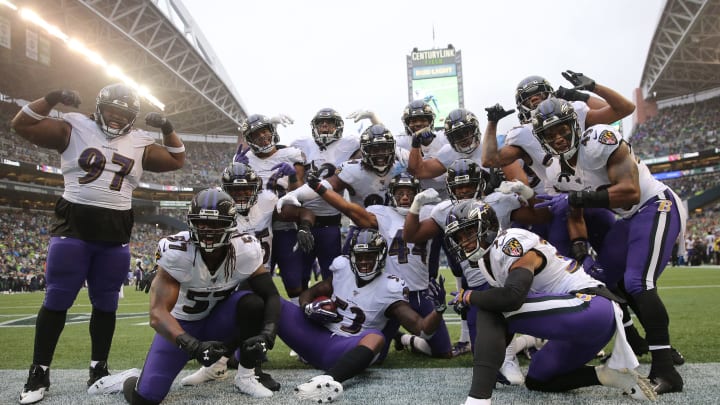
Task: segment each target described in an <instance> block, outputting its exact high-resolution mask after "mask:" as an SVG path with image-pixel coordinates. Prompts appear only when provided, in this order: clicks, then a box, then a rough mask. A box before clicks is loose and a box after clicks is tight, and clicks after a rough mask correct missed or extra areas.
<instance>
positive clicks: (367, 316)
mask: <svg viewBox="0 0 720 405" xmlns="http://www.w3.org/2000/svg"><path fill="white" fill-rule="evenodd" d="M330 270H331V271H332V274H333V279H332V285H333V295H332V300H333V302H335V304H336V305H337V312H338V314H340V315H342V316H343V320H342V321H341V322H339V323H325V324H324V325H325V327H326V328H328V329H329V330H330V331H332V332H333V333H336V334H338V335H341V336H353V335H356V334H358V333H360V332H362V331H364V330H367V329H377V330H382V329H383V328H384V327H385V324H387V322H388V317H387V316H385V311H386V310H387V309H388V307H389V306H390V305H392V304H394V303H395V302H397V301H405V302H407V301H408V294H409V292H408V288H407V287H406V286H405V282H404V281H403V280H402V279H400V278H398V277H397V276H393V275H390V274H381V275H379V276H377V277H375V279H373V280H372V281H371V282H369V283H368V284H365V285H364V286H362V287H358V286H357V284H356V283H355V273H353V271H352V269H351V268H350V260H349V259H348V258H347V256H338V257H336V258H335V260H333V262H332V264H331V265H330Z"/></svg>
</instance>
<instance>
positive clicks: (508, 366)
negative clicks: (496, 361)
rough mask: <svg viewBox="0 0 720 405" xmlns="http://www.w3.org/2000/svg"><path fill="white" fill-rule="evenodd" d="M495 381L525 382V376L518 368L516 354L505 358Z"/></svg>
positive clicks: (506, 383) (508, 383) (519, 383)
mask: <svg viewBox="0 0 720 405" xmlns="http://www.w3.org/2000/svg"><path fill="white" fill-rule="evenodd" d="M497 382H499V383H500V384H504V385H523V384H525V376H524V375H523V373H522V370H520V363H519V362H518V359H517V356H513V357H512V358H509V359H508V358H505V361H503V364H502V366H500V370H499V371H498V375H497Z"/></svg>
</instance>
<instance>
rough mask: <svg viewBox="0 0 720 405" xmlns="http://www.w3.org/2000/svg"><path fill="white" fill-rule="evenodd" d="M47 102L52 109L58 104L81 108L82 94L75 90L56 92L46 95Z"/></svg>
mask: <svg viewBox="0 0 720 405" xmlns="http://www.w3.org/2000/svg"><path fill="white" fill-rule="evenodd" d="M45 101H47V103H48V104H49V105H50V106H51V107H52V106H54V105H55V104H57V103H61V104H63V105H69V106H73V107H75V108H78V107H79V106H80V103H81V101H80V93H78V92H77V91H75V90H65V89H63V90H54V91H51V92H50V93H48V94H46V95H45Z"/></svg>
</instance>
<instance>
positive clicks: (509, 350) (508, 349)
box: [505, 339, 515, 361]
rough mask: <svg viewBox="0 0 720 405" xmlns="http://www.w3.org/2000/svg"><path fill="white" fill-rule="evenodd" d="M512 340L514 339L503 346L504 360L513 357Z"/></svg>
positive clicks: (510, 359)
mask: <svg viewBox="0 0 720 405" xmlns="http://www.w3.org/2000/svg"><path fill="white" fill-rule="evenodd" d="M513 342H514V339H513V341H511V342H510V344H509V345H507V347H506V348H505V361H512V360H513V359H514V358H515V346H514V345H513Z"/></svg>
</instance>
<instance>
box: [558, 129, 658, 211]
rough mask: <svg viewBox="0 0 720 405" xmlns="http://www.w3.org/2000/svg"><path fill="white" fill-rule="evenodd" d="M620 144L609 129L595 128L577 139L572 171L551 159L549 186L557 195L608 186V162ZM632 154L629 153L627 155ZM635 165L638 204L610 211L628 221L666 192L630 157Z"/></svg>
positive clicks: (641, 164)
mask: <svg viewBox="0 0 720 405" xmlns="http://www.w3.org/2000/svg"><path fill="white" fill-rule="evenodd" d="M622 142H623V140H622V136H621V135H620V134H619V133H618V132H617V131H616V130H615V128H614V127H612V126H610V125H594V126H592V127H590V128H589V129H588V130H587V131H585V132H584V133H583V134H582V136H581V137H580V142H579V145H578V150H577V155H578V156H577V165H576V167H575V168H574V169H573V168H571V167H570V166H569V165H567V164H564V162H561V160H560V159H553V162H552V163H551V164H550V166H549V167H548V168H547V175H548V179H549V181H550V184H551V185H552V186H553V187H554V188H555V189H556V190H558V191H561V192H568V191H584V190H591V191H596V190H598V189H600V188H603V187H608V186H610V184H611V183H610V179H609V178H608V173H607V162H608V159H609V158H610V156H611V155H612V153H613V152H615V150H617V148H619V147H620V145H621V143H622ZM630 153H631V154H632V150H631V151H630ZM632 157H633V159H635V161H636V162H637V167H638V177H639V181H640V202H639V203H638V204H636V205H633V206H632V207H630V208H629V209H623V208H613V209H612V210H613V211H615V212H616V213H617V214H618V215H620V216H621V217H623V218H628V217H631V216H632V215H633V214H635V213H636V212H637V210H638V209H640V207H642V205H643V204H644V203H645V201H647V200H649V199H650V198H652V197H655V196H657V195H658V194H660V193H662V192H663V191H665V189H667V186H666V185H665V184H663V183H662V182H660V181H658V180H656V179H655V178H654V177H653V176H652V174H651V173H650V170H649V169H648V168H647V166H645V164H644V163H642V162H641V161H640V160H639V159H637V158H635V156H634V154H633V155H632Z"/></svg>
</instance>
